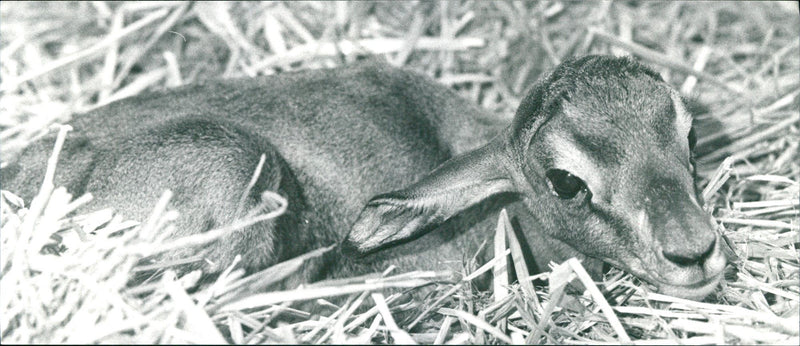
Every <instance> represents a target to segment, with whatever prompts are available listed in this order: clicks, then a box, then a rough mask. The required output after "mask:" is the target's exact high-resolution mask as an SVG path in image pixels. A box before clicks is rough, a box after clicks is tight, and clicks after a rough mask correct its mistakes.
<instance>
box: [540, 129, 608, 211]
mask: <svg viewBox="0 0 800 346" xmlns="http://www.w3.org/2000/svg"><path fill="white" fill-rule="evenodd" d="M549 137H550V138H549V141H548V142H550V143H552V148H553V161H554V162H553V163H554V165H555V166H554V167H553V168H558V169H563V170H565V171H567V172H570V173H572V174H573V175H575V176H577V177H578V178H581V179H582V180H583V182H585V183H586V186H588V187H589V190H591V191H592V193H593V194H594V196H604V194H603V192H604V191H605V189H603V187H604V184H603V174H602V172H601V171H600V168H599V166H598V165H597V164H596V163H595V162H594V161H592V159H591V158H590V157H589V155H587V154H586V153H585V152H583V151H582V150H581V149H580V148H578V146H577V145H575V143H574V142H573V141H572V140H571V139H567V138H565V137H563V136H561V135H559V134H551V135H550V136H549Z"/></svg>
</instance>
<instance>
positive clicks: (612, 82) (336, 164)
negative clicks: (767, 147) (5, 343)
mask: <svg viewBox="0 0 800 346" xmlns="http://www.w3.org/2000/svg"><path fill="white" fill-rule="evenodd" d="M480 116H481V111H480V110H478V109H477V108H475V107H474V106H471V105H469V104H468V103H467V102H465V101H463V100H462V99H460V98H459V97H458V96H456V95H455V94H454V93H452V92H451V91H449V90H447V89H446V88H445V87H443V86H440V85H437V84H435V83H434V82H432V81H430V80H429V79H427V78H424V77H421V76H417V75H415V74H413V73H409V72H405V71H403V70H398V69H393V68H390V67H388V66H385V65H382V64H375V63H370V64H365V65H363V66H360V67H359V66H353V67H346V68H340V69H335V70H317V71H306V72H300V73H287V74H283V75H279V76H275V77H266V78H260V79H249V80H230V81H220V82H213V83H208V84H204V85H193V86H187V87H182V88H178V89H174V90H169V91H165V92H160V93H152V94H147V95H141V96H137V97H133V98H129V99H126V100H122V101H120V102H116V103H114V104H111V105H109V106H107V107H103V108H101V109H98V110H95V111H93V112H91V113H88V114H85V115H82V116H80V117H78V118H77V119H76V120H75V122H73V124H72V125H73V127H74V128H75V135H72V136H71V138H70V139H69V140H68V141H67V146H66V147H65V149H64V153H63V154H62V155H61V159H60V161H59V172H60V173H59V174H57V177H56V179H57V181H56V183H57V184H63V185H66V186H67V187H68V188H69V189H70V191H72V192H73V193H82V192H84V191H90V192H92V193H93V194H94V195H95V196H97V199H96V201H95V203H96V204H97V205H99V206H113V207H115V208H117V209H118V210H120V211H122V212H123V213H124V214H125V215H126V216H128V217H131V218H134V219H144V218H145V217H146V216H147V214H148V212H149V210H150V209H149V208H150V206H152V205H153V203H154V202H155V201H156V199H157V198H158V196H159V195H160V194H161V192H162V191H163V190H164V189H168V188H169V189H171V190H173V191H174V198H173V205H174V206H175V207H176V208H177V209H179V210H180V211H181V212H182V217H181V219H180V220H179V222H178V227H177V228H176V229H178V231H177V232H178V233H179V234H190V233H197V232H203V231H206V230H209V229H211V228H214V227H218V226H220V225H224V224H226V223H230V222H231V221H232V220H234V219H236V218H237V217H239V216H241V212H240V211H241V210H248V209H249V208H250V207H253V206H255V205H256V204H258V198H257V196H258V194H259V192H260V191H262V190H265V189H270V190H276V191H278V192H279V193H281V194H282V195H284V196H286V197H287V199H288V201H289V210H288V212H287V214H285V215H284V216H282V217H280V218H279V219H278V220H277V221H275V222H262V223H259V224H256V225H253V226H250V227H248V228H246V229H243V230H240V231H237V232H234V233H232V234H230V235H229V236H227V237H226V238H224V239H222V240H220V241H218V242H216V243H213V244H212V245H210V246H206V247H203V248H202V249H192V250H188V251H184V252H182V253H175V254H172V255H171V256H172V257H175V258H177V257H188V256H189V255H196V254H201V255H203V256H204V257H205V258H206V259H207V260H208V261H206V262H200V263H205V264H198V265H199V266H203V267H204V268H205V269H206V270H207V271H210V272H214V271H219V270H221V269H223V268H225V267H226V266H227V265H228V264H230V263H231V261H232V259H233V257H234V256H235V255H236V254H241V255H242V257H243V259H244V262H243V265H244V267H245V268H246V269H247V270H249V271H255V270H258V269H262V268H265V267H267V266H269V265H272V264H275V263H277V262H279V261H281V260H285V259H288V258H292V257H294V256H297V255H299V254H302V253H304V252H307V251H310V250H313V249H315V248H319V247H322V246H325V245H329V244H332V243H337V242H341V241H342V240H344V242H343V246H342V250H343V251H336V253H335V254H333V255H331V256H329V257H328V258H327V259H326V261H325V262H324V263H323V264H321V265H318V266H315V267H314V268H309V269H308V270H307V271H306V272H305V274H304V275H305V277H304V278H302V279H304V280H315V279H319V278H322V277H325V276H336V275H342V274H346V273H347V274H349V273H358V272H364V271H368V270H376V269H380V268H382V267H385V266H386V265H388V264H390V263H392V264H396V265H398V266H399V267H400V269H401V270H414V269H445V268H451V269H458V268H459V267H460V265H461V262H462V260H463V259H465V258H467V257H468V256H471V255H472V254H474V252H475V250H476V249H477V248H478V246H479V244H480V243H481V242H482V241H483V240H484V239H485V238H487V236H488V234H487V231H488V229H489V226H488V225H489V224H491V223H492V222H491V221H493V220H494V218H493V217H492V216H493V215H494V213H495V212H496V211H497V210H498V209H499V208H500V207H502V206H506V207H508V208H510V211H511V214H512V215H513V216H514V217H515V218H516V220H517V221H518V225H519V228H520V230H519V231H520V233H521V234H522V235H524V240H525V242H526V243H527V245H528V249H527V250H528V251H529V253H530V255H532V257H533V262H535V263H534V265H535V266H536V267H537V268H536V269H544V268H546V265H547V263H548V262H549V261H550V260H554V261H561V260H565V259H567V258H568V257H571V256H579V257H581V258H583V259H584V261H585V264H586V265H587V266H588V267H590V268H598V270H599V268H600V265H601V263H602V262H603V261H605V262H607V263H610V264H612V265H614V266H617V267H619V268H621V269H625V270H628V271H630V272H631V273H633V274H634V275H636V276H638V277H640V278H642V279H643V280H645V281H648V282H650V283H652V284H654V285H655V286H656V287H658V289H659V290H660V291H663V292H665V293H668V294H674V295H678V296H683V297H689V298H694V299H698V298H702V297H703V296H705V295H707V294H708V293H709V292H710V291H711V290H712V289H713V288H714V287H715V286H716V283H717V281H718V280H719V277H720V274H721V271H722V268H723V266H724V264H725V260H724V257H723V255H722V254H721V251H720V250H719V245H718V244H719V242H718V241H717V235H716V233H715V232H714V230H713V226H714V225H713V223H712V222H711V221H710V220H709V218H708V216H707V215H706V214H705V213H704V212H703V210H702V208H701V207H700V203H701V201H699V200H698V194H697V189H696V186H695V182H694V171H693V169H694V168H693V162H692V160H691V148H690V147H691V145H692V144H691V143H690V140H689V137H690V130H691V121H692V120H691V116H690V115H689V114H688V113H686V111H685V110H684V108H683V104H682V103H681V100H680V97H679V95H678V94H677V93H676V92H675V91H674V90H672V89H671V88H669V86H667V85H666V84H665V83H664V82H663V81H661V79H660V77H659V76H658V75H657V74H655V73H653V72H652V71H650V70H649V69H647V68H645V67H643V66H641V65H639V64H637V63H635V62H633V61H630V60H627V59H615V58H608V57H585V58H581V59H573V60H569V61H567V62H564V63H563V64H562V65H560V66H559V67H557V68H556V69H555V70H554V71H553V72H551V73H550V74H549V75H547V76H546V77H545V78H543V79H542V80H541V81H540V82H539V83H537V85H535V86H534V87H533V88H532V89H531V91H530V93H529V94H528V96H527V97H526V98H525V99H524V100H523V101H522V103H521V105H520V107H519V109H518V111H517V113H516V116H515V119H514V121H513V123H512V124H511V125H510V126H509V127H508V128H506V129H505V130H503V131H500V132H499V133H498V134H497V135H496V136H494V137H493V138H492V139H491V140H489V139H490V138H489V137H490V135H492V134H493V133H492V131H491V130H482V127H481V125H480V124H478V119H479V118H480ZM50 145H52V140H42V141H39V142H37V143H35V144H34V145H32V146H31V147H30V148H29V149H27V150H26V151H25V152H24V153H23V155H22V157H21V158H20V160H19V161H18V162H17V163H15V164H14V165H11V166H10V167H9V168H7V169H5V170H4V172H3V177H2V178H3V188H4V189H9V190H11V191H13V192H20V193H21V194H22V195H23V197H24V198H26V199H29V198H30V197H31V196H32V195H33V193H34V191H32V190H31V189H32V188H33V187H35V186H37V184H36V183H35V182H36V181H38V179H40V178H41V176H42V173H43V171H44V162H45V157H46V155H47V154H48V153H49V146H50ZM262 153H266V154H267V161H266V165H265V166H264V169H263V170H262V173H261V175H260V177H259V179H258V182H257V183H256V185H255V187H254V188H253V189H252V192H251V194H250V195H249V196H248V197H247V199H246V205H245V206H244V208H241V206H239V204H240V199H241V196H242V194H243V193H244V192H245V189H246V186H247V183H248V181H249V180H250V178H251V175H252V173H253V171H254V170H255V168H256V165H257V162H258V160H259V156H260V155H261V154H262ZM437 167H438V168H437ZM351 229H352V230H351ZM179 234H176V235H179ZM416 238H420V239H416ZM415 239H416V240H415ZM209 263H210V264H209ZM595 272H597V271H595Z"/></svg>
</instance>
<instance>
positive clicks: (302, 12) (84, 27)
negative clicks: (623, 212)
mask: <svg viewBox="0 0 800 346" xmlns="http://www.w3.org/2000/svg"><path fill="white" fill-rule="evenodd" d="M0 16H1V17H2V19H1V20H0V21H2V23H3V25H2V26H0V41H1V42H0V43H1V44H2V48H0V62H2V69H1V70H0V77H2V84H0V92H2V99H1V100H0V109H1V110H2V115H3V116H2V117H0V127H1V130H0V141H2V154H3V157H2V159H3V165H5V163H7V162H10V161H12V160H13V159H14V158H15V156H16V155H18V154H19V151H20V150H21V149H22V148H24V147H25V146H26V145H28V144H29V143H30V142H31V141H32V140H34V139H35V138H37V137H38V136H40V135H41V134H43V133H44V132H46V131H47V129H48V128H49V126H50V124H53V123H56V122H65V121H67V120H68V119H69V118H70V117H71V116H73V114H78V113H80V112H83V111H87V110H90V109H93V108H96V107H99V106H102V105H105V104H108V103H110V102H113V101H114V100H118V99H121V98H124V97H127V96H130V95H135V94H138V93H140V92H142V91H144V90H155V89H162V88H167V87H173V86H176V85H181V84H186V83H192V82H196V81H201V80H204V79H214V78H229V77H239V76H255V75H259V74H273V73H279V72H284V71H289V70H297V69H310V68H328V67H333V66H337V65H341V64H344V63H347V62H352V61H355V60H357V59H358V58H359V57H364V56H366V55H368V54H381V55H384V56H385V57H386V58H387V59H388V61H389V62H390V63H392V64H395V65H403V66H409V67H411V68H414V69H416V70H419V71H421V72H423V73H426V74H428V75H430V76H432V77H434V78H436V79H438V80H439V81H440V82H442V83H444V84H446V85H450V86H452V87H453V88H455V89H456V90H457V91H458V92H459V93H460V94H461V95H462V96H463V97H465V98H466V99H469V100H472V101H473V102H475V103H477V104H480V105H481V106H482V107H484V108H485V109H487V110H489V111H491V112H493V114H496V115H497V117H496V119H488V120H490V121H497V122H504V121H508V120H509V119H510V117H511V115H512V114H513V111H514V109H515V107H516V106H517V104H518V103H519V99H520V97H521V96H522V93H524V88H525V87H526V86H528V85H530V84H531V83H532V82H533V81H534V80H535V79H536V78H537V77H538V76H539V75H540V74H541V72H542V71H543V70H545V69H547V68H549V67H551V66H554V65H555V64H557V63H558V62H560V61H562V60H563V59H564V58H566V57H568V56H571V55H582V54H589V53H604V54H608V53H613V54H632V55H634V56H637V57H638V58H640V59H642V60H644V61H646V62H648V63H650V64H651V65H653V66H655V67H656V69H657V70H658V71H659V72H660V73H661V74H662V75H663V76H664V77H665V79H666V80H667V81H668V82H669V83H671V84H672V85H675V86H676V87H678V88H680V90H681V91H682V92H683V93H684V94H685V95H688V96H691V97H694V98H696V99H698V100H699V101H700V102H701V103H703V104H705V105H706V106H707V107H708V111H707V112H699V113H698V112H695V113H696V123H697V124H696V125H697V130H698V133H699V134H700V136H699V141H698V157H697V160H698V173H699V175H700V176H701V178H702V181H701V187H704V188H705V189H704V190H703V195H704V196H705V197H706V201H707V204H706V208H707V210H708V211H709V212H711V213H713V215H714V216H715V217H716V219H717V222H718V223H719V231H720V232H721V234H722V235H723V236H724V237H725V238H724V239H725V240H726V243H727V244H728V245H730V251H731V253H732V254H734V255H736V257H738V260H737V261H735V262H734V263H732V264H731V265H729V267H728V269H727V270H726V280H725V281H724V282H723V284H722V287H721V289H720V290H719V291H718V292H716V294H714V295H713V296H712V297H709V298H707V299H706V301H705V302H693V301H686V300H683V299H677V298H673V297H668V296H663V295H659V294H656V293H652V292H648V290H647V287H646V286H644V285H642V284H641V283H639V282H638V281H637V280H636V279H634V278H632V277H630V276H629V275H626V274H624V273H621V272H618V271H612V272H611V273H609V274H608V275H607V276H606V278H605V280H604V281H603V282H601V283H596V284H595V283H593V282H591V280H589V279H588V278H587V276H586V275H585V271H584V270H583V268H582V267H581V266H580V263H578V262H576V261H568V262H566V263H564V264H561V265H558V266H555V267H554V269H553V271H552V272H550V273H545V274H543V275H537V276H536V278H538V279H546V280H547V282H548V284H549V285H548V287H534V285H533V282H534V280H533V278H528V279H523V280H522V283H521V284H512V285H508V284H507V282H504V281H502V280H503V276H502V275H496V276H495V282H494V285H493V290H492V291H491V292H476V291H474V290H472V289H471V285H470V280H472V279H473V278H475V277H477V275H478V274H480V273H482V272H485V271H488V270H497V272H498V273H499V272H502V271H503V270H504V269H503V268H504V267H507V266H514V267H515V269H516V272H517V273H524V266H522V264H521V256H520V248H519V244H518V243H517V242H516V239H514V237H513V234H514V233H513V232H508V230H509V228H508V227H509V226H508V225H507V222H506V221H504V219H503V217H501V220H500V221H499V222H498V231H497V232H498V233H497V236H496V240H497V241H496V243H497V244H500V243H502V242H507V243H508V244H507V246H502V247H500V248H498V250H501V251H496V252H498V253H502V254H510V255H511V256H510V257H508V258H507V257H506V256H505V255H503V256H499V257H497V258H496V259H495V260H493V261H491V262H490V263H488V264H487V265H484V266H483V267H482V268H480V269H478V270H477V271H476V272H473V273H465V274H466V275H464V279H461V280H455V281H454V280H452V278H451V276H450V275H449V274H448V273H437V272H412V273H391V271H388V272H386V273H384V274H383V275H381V274H377V275H372V276H364V277H357V278H349V279H345V280H335V281H333V280H332V281H326V282H321V283H316V284H313V285H308V286H306V287H301V288H298V289H297V290H289V291H276V292H266V293H265V292H264V291H263V288H264V287H268V286H270V285H271V284H273V283H275V282H276V281H278V280H280V279H281V275H288V274H286V273H290V272H292V271H294V270H297V269H298V268H300V267H302V265H303V263H304V261H306V260H309V259H312V258H314V257H316V256H320V255H321V254H322V253H324V252H325V251H328V250H330V248H324V249H320V250H317V251H314V252H312V253H309V254H307V255H304V256H302V257H300V258H296V259H292V260H289V261H286V262H284V263H281V264H279V265H276V266H274V267H272V268H269V269H266V270H264V271H262V272H261V273H256V274H254V275H251V276H248V277H243V273H242V271H241V270H239V269H237V268H236V266H235V264H234V266H232V267H231V268H228V269H227V270H226V271H224V272H223V273H222V274H221V275H220V276H219V277H218V278H217V280H216V282H214V283H213V284H211V285H208V286H204V287H200V288H198V287H197V282H198V279H199V273H196V272H192V273H188V274H186V275H183V276H181V277H176V275H175V273H174V272H171V271H170V270H169V266H168V265H165V264H161V267H160V269H162V270H164V271H165V273H164V275H162V277H161V279H160V281H156V282H150V283H146V284H143V285H141V286H137V287H126V282H127V280H128V275H129V274H128V273H130V272H132V271H134V270H136V269H134V267H135V265H136V263H137V261H138V260H139V259H140V258H143V257H145V256H149V255H152V254H154V253H156V252H158V251H167V250H169V249H171V248H175V247H179V246H185V245H187V244H199V243H204V242H208V241H212V240H213V239H216V238H217V237H219V236H222V235H224V234H226V233H227V232H230V231H231V230H232V229H234V228H236V227H241V225H242V224H246V223H247V222H257V221H258V220H264V219H268V218H273V217H276V216H277V215H279V214H280V213H281V212H282V211H281V209H282V208H285V200H283V201H281V200H280V196H277V195H275V194H272V195H269V194H267V195H265V197H266V198H267V200H270V201H272V202H270V203H266V204H265V205H264V206H262V208H261V209H260V210H257V211H255V212H253V213H250V214H249V220H242V221H241V224H239V225H231V226H229V227H226V228H223V229H219V230H215V231H213V232H209V233H206V234H203V235H197V236H193V237H188V238H185V239H175V240H169V241H165V240H163V239H159V237H158V235H159V234H164V231H162V230H163V229H165V228H169V227H173V226H172V225H171V220H174V219H175V217H176V214H175V213H173V212H166V211H165V209H164V208H165V206H166V205H167V203H168V200H169V194H165V196H164V198H163V199H162V200H161V202H159V204H158V205H156V206H154V212H153V214H152V216H151V218H150V219H149V220H145V222H144V224H142V225H141V227H136V226H137V223H135V222H130V221H126V220H122V219H121V218H120V217H118V216H115V215H114V213H113V212H112V211H110V210H99V211H95V212H91V213H85V214H82V215H74V216H73V215H72V214H70V212H72V211H73V210H75V209H77V208H79V207H80V206H81V205H83V204H85V203H86V202H88V201H89V200H90V199H91V196H90V195H87V196H77V198H73V197H75V196H71V195H70V194H69V192H68V191H66V190H64V189H63V188H59V187H57V186H52V184H51V183H48V182H51V180H50V179H51V178H48V179H46V180H45V184H43V186H42V188H41V191H40V193H39V195H38V196H37V197H36V198H35V199H34V200H33V201H21V200H19V198H17V197H16V196H14V195H13V192H14V191H10V192H9V191H3V192H2V229H0V238H1V239H0V241H2V244H0V245H1V246H2V248H0V261H1V263H0V270H2V278H0V290H1V291H2V295H0V308H2V309H3V310H2V311H3V313H2V314H0V337H2V339H3V341H4V342H7V343H63V342H69V343H92V342H100V343H134V342H135V343H156V342H158V343H179V342H180V343H183V342H195V343H208V342H218V343H222V342H235V343H267V342H279V343H300V342H302V343H345V342H356V343H412V342H417V343H437V344H440V343H523V342H536V343H539V342H545V343H563V344H608V343H613V344H616V343H620V342H631V343H634V344H647V345H650V344H675V343H690V344H727V343H745V344H750V343H765V344H776V343H784V344H795V345H796V344H798V343H800V337H799V336H798V334H799V332H798V324H800V321H798V303H800V274H798V271H800V261H799V257H800V254H799V253H798V250H797V247H798V246H799V245H800V238H799V237H798V231H800V223H799V222H798V210H799V209H800V197H799V196H798V195H799V194H800V192H799V191H798V190H800V185H799V184H798V183H799V182H800V167H799V166H798V160H797V157H798V139H799V138H800V134H798V127H799V126H798V123H800V111H798V109H799V108H800V107H798V106H800V100H798V95H800V78H799V77H798V75H799V74H800V45H799V44H798V40H797V33H798V32H800V17H799V16H798V8H797V4H796V3H794V2H786V3H782V2H757V3H750V2H747V3H740V2H737V3H728V2H713V3H683V2H670V3H666V2H624V3H623V2H614V3H611V2H603V3H594V2H590V3H577V2H560V1H546V2H472V1H466V2H440V3H427V2H423V3H417V2H380V3H372V2H353V3H345V2H292V3H277V2H269V3H250V2H248V3H228V2H224V3H195V4H191V3H184V2H163V3H150V2H147V3H138V2H122V3H118V2H109V3H106V2H91V3H89V2H81V3H66V2H55V3H41V2H30V3H10V2H4V3H3V4H2V6H0ZM74 116H80V115H74ZM66 138H67V139H66V140H69V136H68V135H67V137H66ZM57 152H58V150H56V154H55V155H57ZM48 167H49V169H50V170H52V169H58V167H55V166H54V165H53V164H52V162H51V165H49V166H48ZM25 202H30V204H25ZM154 243H155V244H160V246H158V247H154V246H152V244H154ZM498 246H499V245H498ZM506 247H507V248H508V249H507V250H505V251H503V250H502V249H506ZM509 258H510V259H511V260H510V263H509ZM141 269H142V268H139V269H138V270H141ZM145 269H147V268H145ZM150 269H152V268H150ZM470 274H472V275H470ZM520 276H521V277H527V276H528V275H524V274H523V275H520ZM574 280H578V281H581V282H582V283H583V285H584V286H585V287H587V288H588V289H587V290H586V291H585V292H584V293H583V294H580V293H574V292H572V291H570V290H567V289H565V287H566V284H567V282H570V281H574ZM536 282H539V281H536ZM423 286H424V287H425V289H426V290H427V291H426V292H428V293H427V295H425V296H424V297H423V298H418V299H408V297H409V295H410V294H411V293H412V292H415V291H419V287H423ZM389 288H391V289H389ZM336 297H343V299H341V298H340V299H336ZM291 302H295V303H294V304H292V303H291ZM299 303H303V304H299Z"/></svg>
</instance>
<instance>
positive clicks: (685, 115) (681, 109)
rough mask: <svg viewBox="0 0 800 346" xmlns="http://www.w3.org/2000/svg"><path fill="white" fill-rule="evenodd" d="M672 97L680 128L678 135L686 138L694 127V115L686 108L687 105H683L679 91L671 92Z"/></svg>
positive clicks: (676, 124)
mask: <svg viewBox="0 0 800 346" xmlns="http://www.w3.org/2000/svg"><path fill="white" fill-rule="evenodd" d="M670 97H671V98H672V104H673V105H674V106H673V108H674V109H675V113H677V114H676V115H675V126H676V128H677V130H678V135H679V136H680V137H681V138H685V137H686V136H688V135H689V131H690V130H691V129H692V115H691V114H689V112H688V111H687V110H686V107H685V106H684V105H683V101H682V100H681V97H680V95H678V92H676V91H672V92H671V93H670Z"/></svg>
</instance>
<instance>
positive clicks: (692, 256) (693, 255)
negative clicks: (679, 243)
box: [662, 238, 717, 267]
mask: <svg viewBox="0 0 800 346" xmlns="http://www.w3.org/2000/svg"><path fill="white" fill-rule="evenodd" d="M716 245H717V239H716V238H714V239H713V240H712V241H711V243H710V244H709V245H708V247H707V248H706V249H705V250H703V251H698V252H691V251H679V250H678V249H671V250H673V251H669V252H668V251H666V250H665V251H662V252H663V254H664V258H666V259H668V260H669V261H670V262H672V263H675V264H677V265H679V266H681V267H689V266H693V265H696V264H697V265H702V264H703V262H705V260H706V259H707V258H708V257H709V256H711V254H712V253H714V248H715V247H716ZM676 250H677V251H676Z"/></svg>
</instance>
